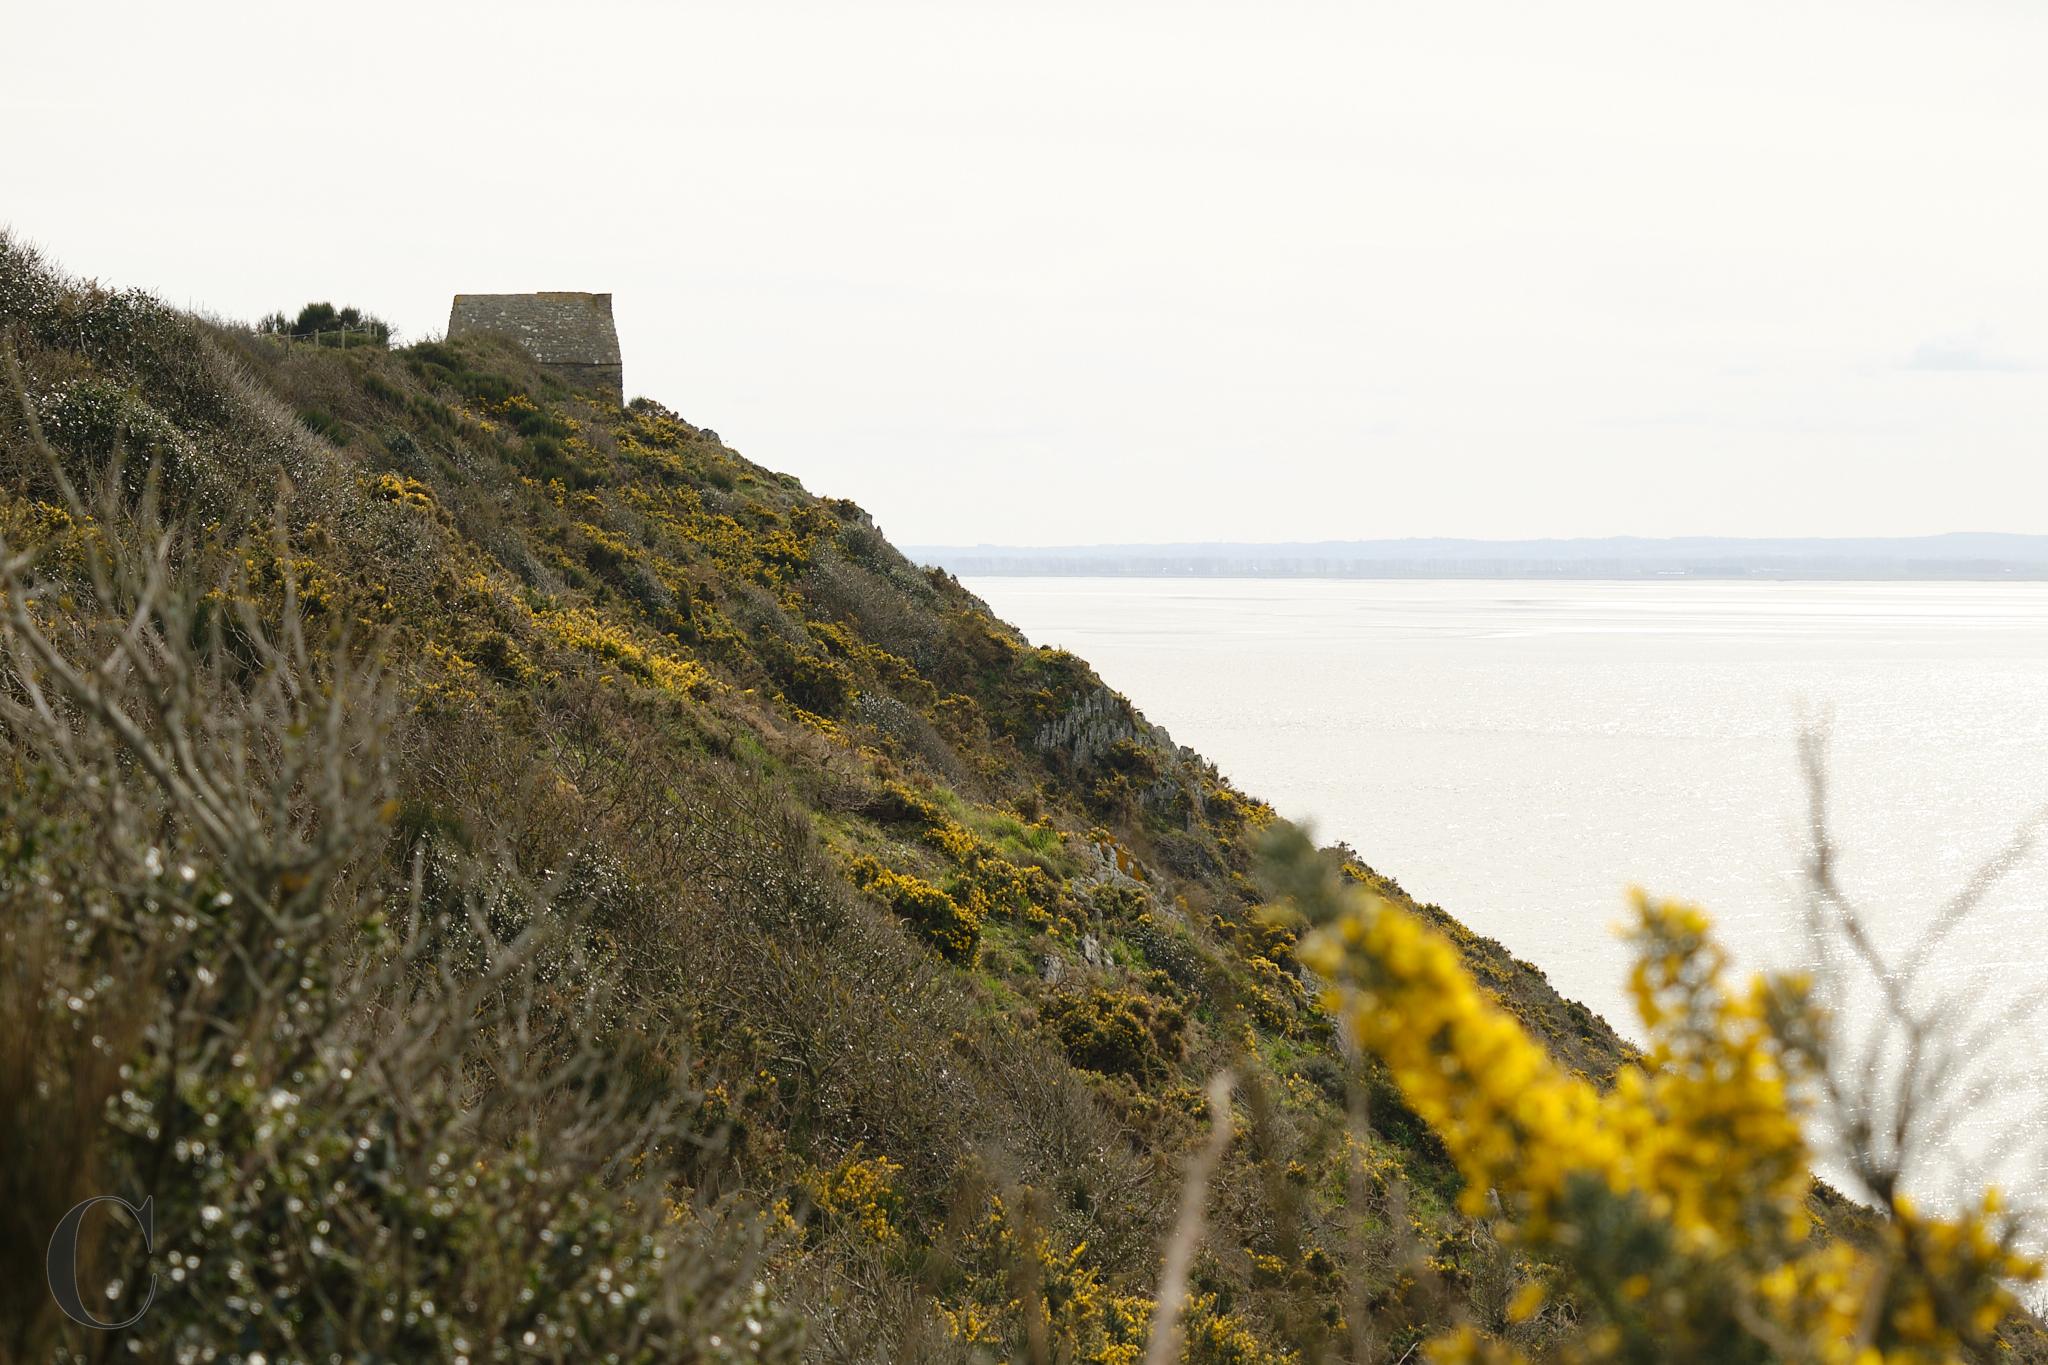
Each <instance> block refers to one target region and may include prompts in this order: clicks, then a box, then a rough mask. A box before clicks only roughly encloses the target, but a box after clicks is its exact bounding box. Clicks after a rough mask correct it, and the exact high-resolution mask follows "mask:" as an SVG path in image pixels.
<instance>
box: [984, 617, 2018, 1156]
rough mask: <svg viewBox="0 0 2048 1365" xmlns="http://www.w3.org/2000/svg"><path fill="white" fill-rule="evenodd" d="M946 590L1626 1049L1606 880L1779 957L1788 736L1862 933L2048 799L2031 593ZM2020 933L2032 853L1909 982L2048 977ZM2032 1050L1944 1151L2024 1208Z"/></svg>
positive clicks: (1794, 884) (1791, 856) (1912, 922)
mask: <svg viewBox="0 0 2048 1365" xmlns="http://www.w3.org/2000/svg"><path fill="white" fill-rule="evenodd" d="M967 586H968V588H969V589H970V590H972V591H973V592H975V593H977V594H979V595H980V596H981V597H982V598H983V599H984V600H986V601H987V602H988V604H989V605H990V606H991V607H992V608H993V609H994V611H995V612H996V614H997V615H999V616H1001V617H1003V618H1004V619H1006V620H1009V621H1011V622H1013V623H1014V624H1016V625H1017V626H1018V627H1020V628H1021V629H1022V630H1023V631H1024V633H1025V634H1026V635H1027V636H1029V637H1030V639H1031V640H1032V642H1033V643H1035V644H1050V645H1058V646H1063V647H1065V648H1067V649H1070V650H1072V651H1073V652H1075V653H1076V654H1079V655H1081V656H1082V657H1083V658H1085V659H1087V660H1088V661H1089V662H1090V663H1092V664H1093V665H1095V667H1096V669H1097V670H1098V671H1099V672H1100V673H1101V675H1102V676H1103V678H1104V680H1105V681H1107V682H1108V683H1109V685H1110V686H1112V687H1115V688H1117V689H1118V690H1119V691H1121V692H1123V693H1124V694H1125V695H1127V696H1129V697H1130V698H1131V699H1132V700H1133V702H1134V703H1135V704H1136V705H1137V706H1138V707H1139V709H1140V710H1142V711H1143V712H1144V713H1145V714H1146V716H1147V717H1148V718H1149V719H1151V720H1153V721H1154V722H1156V723H1158V724H1160V725H1163V726H1165V727H1166V729H1167V730H1168V731H1170V732H1171V733H1172V735H1173V737H1174V738H1175V739H1176V740H1177V741H1179V742H1181V743H1183V744H1187V745H1190V746H1192V747H1193V748H1195V749H1196V750H1198V751H1200V752H1201V753H1203V754H1204V755H1206V756H1207V757H1209V758H1211V759H1213V760H1214V761H1215V762H1216V763H1217V764H1218V766H1220V767H1221V768H1222V770H1223V771H1224V773H1225V774H1226V775H1227V776H1228V777H1230V778H1231V779H1232V780H1233V781H1234V782H1236V783H1237V784H1238V785H1239V786H1241V787H1243V788H1244V789H1246V790H1247V791H1249V792H1251V793H1253V794H1255V795H1258V796H1260V797H1263V798H1265V799H1266V800H1268V801H1270V802H1272V803H1273V804H1274V805H1275V806H1276V807H1277V808H1278V809H1279V810H1280V811H1281V813H1282V814H1285V815H1288V816H1291V817H1297V818H1306V819H1308V820H1311V821H1312V822H1313V823H1314V825H1315V827H1316V829H1317V831H1318V833H1319V834H1320V835H1322V836H1323V837H1325V838H1336V839H1343V840H1345V841H1346V842H1348V843H1350V844H1351V845H1352V846H1353V847H1355V848H1357V849H1358V850H1359V852H1360V853H1361V854H1362V855H1363V856H1364V857H1365V859H1366V861H1367V862H1369V863H1371V864H1372V865H1373V866H1374V867H1375V868H1377V869H1378V870H1379V871H1381V872H1383V873H1386V874H1387V875H1390V876H1392V877H1394V878H1395V879H1396V880H1398V881H1399V882H1400V883H1401V884H1402V885H1403V886H1404V887H1406V888H1407V889H1408V891H1409V892H1410V893H1411V894H1413V895H1415V896H1416V897H1417V898H1418V899H1421V900H1431V901H1436V902H1438V903H1440V904H1441V905H1443V906H1444V907H1445V908H1446V909H1448V910H1449V911H1450V912H1451V913H1452V914H1454V915H1456V916H1457V917H1458V918H1460V919H1462V920H1463V921H1464V922H1465V923H1466V924H1468V925H1470V926H1471V927H1473V928H1474V929H1476V930H1478V931H1479V932H1481V933H1484V934H1489V935H1491V936H1493V937H1495V938H1498V939H1499V940H1501V942H1503V943H1504V944H1506V945H1507V946H1508V948H1509V949H1510V950H1511V951H1513V952H1514V953H1515V954H1516V955H1517V956H1518V957H1521V958H1524V959H1526V960H1528V961H1530V962H1533V963H1535V964H1536V965H1537V966H1538V967H1540V968H1541V969H1542V970H1543V971H1544V972H1545V973H1546V974H1548V976H1549V977H1550V979H1551V981H1552V983H1553V984H1554V985H1556V986H1557V987H1558V988H1559V989H1560V990H1561V991H1562V992H1563V993H1564V994H1566V995H1568V996H1572V997H1575V998H1577V999H1579V1000H1582V1001H1584V1002H1585V1003H1586V1004H1588V1005H1590V1006H1591V1007H1593V1008H1594V1009H1596V1010H1598V1011H1599V1012H1600V1013H1601V1014H1603V1015H1605V1016H1606V1017H1607V1019H1608V1020H1609V1021H1610V1022H1611V1023H1613V1024H1615V1025H1616V1026H1617V1027H1619V1028H1622V1029H1623V1030H1624V1031H1625V1032H1633V1025H1634V1020H1633V1018H1632V1016H1631V1014H1630V1011H1629V1010H1628V1009H1627V1007H1626V1006H1625V1004H1624V997H1623V994H1622V985H1623V982H1622V977H1623V970H1624V965H1625V963H1624V958H1623V955H1622V952H1621V950H1620V948H1619V946H1618V945H1617V943H1616V941H1615V938H1614V936H1613V932H1612V931H1613V927H1614V926H1615V925H1616V924H1617V923H1619V922H1620V920H1621V918H1622V916H1623V912H1624V900H1623V897H1624V894H1625V891H1626V889H1627V888H1628V887H1629V886H1631V885H1641V886H1643V887H1646V888H1647V889H1649V890H1651V891H1653V892H1656V893H1659V894H1663V895H1669V896H1675V897H1682V898H1685V899H1689V900H1693V901H1697V902H1699V903H1701V904H1703V905H1704V906H1706V908H1707V909H1708V910H1709V911H1710V912H1711V913H1712V914H1713V915H1714V918H1715V920H1716V922H1717V923H1718V924H1719V925H1720V926H1721V929H1722V931H1723V935H1724V937H1725V939H1726V941H1727V942H1728V944H1729V946H1730V948H1731V949H1732V950H1733V952H1734V953H1735V955H1736V961H1737V965H1738V966H1739V967H1741V968H1744V969H1755V968H1762V967H1775V966H1797V965H1799V964H1800V963H1801V962H1802V961H1803V960H1804V959H1803V954H1802V938H1801V936H1800V934H1799V933H1798V932H1797V925H1798V923H1799V916H1800V909H1799V907H1800V905H1801V903H1802V902H1801V900H1800V897H1799V896H1798V893H1797V888H1798V881H1797V868H1798V848H1799V843H1798V834H1799V829H1800V824H1801V820H1802V817H1803V812H1804V809H1805V803H1804V795H1803V790H1802V787H1801V784H1800V779H1799V773H1798V765H1797V752H1796V747H1795V740H1796V736H1797V734H1798V732H1799V730H1800V728H1801V726H1802V724H1803V723H1804V722H1805V721H1806V720H1808V719H1809V718H1812V717H1816V716H1821V715H1829V716H1831V717H1832V721H1833V735H1834V739H1833V745H1832V750H1831V752H1832V764H1831V771H1832V778H1833V786H1834V793H1833V813H1834V819H1835V823H1836V828H1837V832H1838V834H1839V836H1840V842H1841V845H1842V848H1843V850H1844V852H1845V861H1844V864H1843V876H1844V880H1845V881H1846V883H1847V885H1848V887H1849V888H1850V890H1851V891H1852V892H1853V893H1855V894H1857V895H1858V896H1859V897H1860V900H1861V902H1862V904H1863V906H1864V908H1865V910H1866V911H1867V913H1868V914H1869V916H1870V918H1871V920H1872V922H1873V923H1874V924H1875V926H1876V929H1877V933H1878V936H1879V937H1880V939H1881V940H1883V941H1884V942H1886V943H1888V944H1891V945H1894V946H1897V945H1902V944H1903V943H1905V942H1907V941H1909V940H1910V938H1911V936H1912V935H1913V934H1914V933H1915V932H1917V930H1918V929H1919V928H1920V927H1921V926H1923V925H1924V924H1925V923H1926V922H1927V921H1928V918H1929V917H1930V916H1931V915H1932V914H1933V913H1934V912H1935V910H1936V909H1937V908H1938V907H1939V905H1940V904H1941V903H1942V901H1943V900H1944V899H1946V897H1947V896H1949V895H1951V894H1953V893H1954V891H1955V890H1956V889H1957V888H1958V887H1959V886H1960V885H1961V884H1962V883H1963V881H1964V880H1965V879H1966V878H1967V877H1968V876H1969V874H1970V873H1971V871H1972V870H1973V869H1974V868H1976V867H1977V866H1978V865H1979V864H1980V863H1981V862H1982V861H1983V860H1984V859H1986V858H1987V857H1988V856H1990V855H1991V854H1993V853H1994V852H1995V851H1996V850H1998V849H1999V848H2000V847H2001V846H2002V845H2003V844H2004V843H2005V842H2006V841H2007V840H2008V839H2009V838H2010V837H2011V835H2012V833H2013V831H2014V830H2015V829H2016V828H2017V827H2018V826H2019V825H2020V824H2021V823H2022V822H2023V821H2025V820H2026V818H2027V817H2028V816H2029V815H2030V814H2031V813H2033V812H2035V811H2037V810H2039V809H2040V808H2041V807H2042V806H2043V804H2044V803H2048V584H2043V583H1749V582H1740V583H1734V582H1495V581H1487V582H1480V581H1414V580H1400V581H1358V580H1295V579H1263V580H1250V579H1243V580H1187V579H1085V578H976V579H970V580H968V581H967ZM2044 917H2048V857H2042V856H2039V855H2038V854H2037V855H2036V856H2034V857H2032V858H2030V859H2028V860H2027V861H2026V862H2025V863H2024V864H2023V865H2022V866H2021V867H2019V868H2018V869H2017V870H2016V871H2015V872H2014V873H2013V874H2012V875H2011V876H2010V877H2008V878H2007V879H2006V880H2005V881H2004V882H2003V883H2002V884H2001V885H2000V886H1999V887H1998V888H1997V889H1996V890H1995V891H1994V892H1993V893H1992V894H1991V895H1990V896H1989V897H1988V898H1987V900H1986V902H1985V904H1984V905H1983V907H1982V908H1981V909H1980V911H1979V912H1978V913H1977V915H1976V917H1975V918H1974V919H1973V920H1972V921H1971V922H1970V923H1969V924H1968V925H1967V927H1966V928H1965V930H1964V931H1962V932H1959V933H1958V934H1957V935H1956V936H1955V937H1954V939H1953V940H1952V941H1951V942H1950V943H1949V944H1948V945H1947V946H1946V947H1945V948H1944V950H1943V951H1942V953H1941V954H1940V956H1939V958H1938V959H1937V960H1936V961H1935V963H1934V964H1933V967H1932V972H1933V977H1934V983H1935V985H1936V986H1937V987H1938V988H1939V989H1941V990H1945V991H1951V992H1953V993H1954V994H1955V996H1956V998H1957V999H1958V1000H1962V1001H1966V1002H1982V1001H1986V1000H1996V1001H2003V1000H2010V999H2014V998H2017V997H2018V996H2020V995H2022V994H2024V993H2029V992H2034V991H2040V990H2043V989H2048V953H2044V952H2043V950H2042V942H2041V934H2042V931H2043V928H2044V925H2048V918H2044ZM2034 1022H2035V1024H2036V1025H2038V1023H2039V1021H2038V1020H2036V1021H2034ZM2036 1036H2038V1034H2037V1028H2034V1027H2030V1028H2028V1029H2026V1030H2025V1031H2024V1033H2023V1034H2022V1035H2021V1036H2016V1037H2011V1038H2009V1039H2008V1040H2007V1043H2008V1047H2009V1050H2010V1051H2011V1052H2012V1053H2013V1057H2012V1062H2011V1069H2012V1071H2013V1073H2014V1076H2013V1083H2012V1084H2011V1085H2009V1086H2007V1087H2005V1088H2003V1089H2002V1091H2001V1093H2000V1094H1999V1095H1997V1096H1995V1097H1992V1098H1991V1099H1990V1100H1988V1101H1987V1102H1986V1103H1984V1104H1980V1105H1978V1106H1975V1107H1974V1108H1973V1109H1972V1110H1971V1112H1970V1114H1969V1115H1968V1120H1967V1123H1966V1131H1967V1133H1970V1134H1975V1135H1976V1141H1975V1142H1974V1143H1968V1144H1966V1143H1964V1142H1960V1141H1959V1142H1958V1143H1957V1144H1955V1146H1954V1147H1953V1149H1952V1151H1951V1153H1950V1156H1951V1158H1953V1159H1954V1160H1957V1161H1960V1160H1961V1159H1962V1154H1963V1153H1964V1149H1965V1146H1968V1147H1970V1148H1973V1149H1976V1150H1977V1152H1978V1155H1979V1156H1981V1157H1987V1158H1989V1157H1993V1156H1995V1158H1996V1160H1997V1162H2000V1163H2003V1169H2000V1170H1998V1171H1996V1172H1995V1174H1997V1175H1999V1176H2000V1178H2001V1179H2002V1180H2003V1181H2004V1182H2005V1183H2006V1184H2008V1186H2011V1185H2015V1184H2017V1185H2018V1186H2019V1187H2020V1188H2021V1189H2022V1190H2023V1191H2031V1192H2032V1193H2034V1194H2035V1195H2037V1196H2041V1195H2048V1177H2044V1173H2043V1172H2042V1171H2041V1169H2040V1166H2039V1163H2038V1162H2037V1161H2035V1160H2034V1155H2033V1154H2035V1153H2038V1151H2039V1146H2038V1145H2037V1142H2038V1138H2039V1136H2040V1135H2041V1133H2042V1131H2043V1128H2042V1113H2041V1109H2040V1104H2041V1097H2042V1096H2043V1095H2044V1094H2048V1084H2044V1079H2048V1077H2044V1071H2043V1063H2042V1062H2041V1061H2040V1059H2039V1056H2038V1053H2039V1048H2038V1047H2037V1046H2036V1044H2035V1041H2034V1039H2035V1037H2036ZM2015 1133H2020V1134H2025V1135H2029V1136H2031V1138H2033V1139H2035V1141H2029V1142H2025V1143H2019V1142H2015V1141H2013V1140H2012V1139H2013V1136H2014V1134H2015ZM2023 1153H2025V1155H2023ZM1951 1174H1954V1175H1957V1176H1958V1177H1959V1178H1961V1177H1966V1176H1967V1174H1968V1173H1967V1172H1962V1171H1954V1172H1951Z"/></svg>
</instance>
